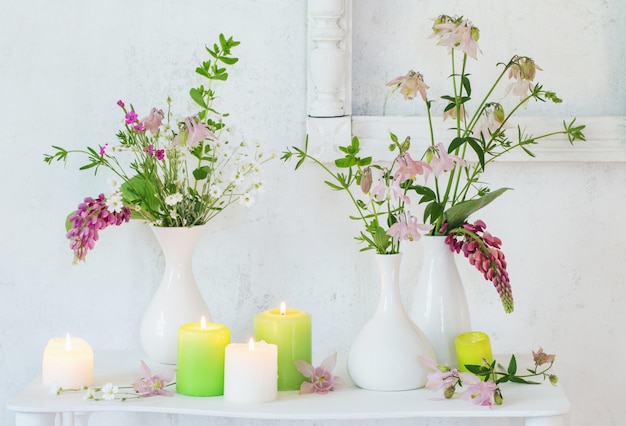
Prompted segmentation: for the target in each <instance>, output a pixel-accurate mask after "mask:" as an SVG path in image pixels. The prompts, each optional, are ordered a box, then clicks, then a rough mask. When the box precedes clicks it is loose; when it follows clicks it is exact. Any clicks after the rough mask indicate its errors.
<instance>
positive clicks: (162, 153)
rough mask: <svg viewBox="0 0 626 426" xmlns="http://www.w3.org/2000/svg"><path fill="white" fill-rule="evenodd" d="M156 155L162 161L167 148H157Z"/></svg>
mask: <svg viewBox="0 0 626 426" xmlns="http://www.w3.org/2000/svg"><path fill="white" fill-rule="evenodd" d="M154 156H155V157H156V159H157V160H159V161H161V160H162V159H164V158H165V150H164V149H157V150H156V152H155V153H154Z"/></svg>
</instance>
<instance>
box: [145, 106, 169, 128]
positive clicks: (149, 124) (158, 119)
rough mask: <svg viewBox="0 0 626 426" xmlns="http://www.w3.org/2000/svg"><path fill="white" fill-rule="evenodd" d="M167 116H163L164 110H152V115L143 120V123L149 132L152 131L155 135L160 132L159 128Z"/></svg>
mask: <svg viewBox="0 0 626 426" xmlns="http://www.w3.org/2000/svg"><path fill="white" fill-rule="evenodd" d="M164 117H165V115H164V114H163V110H160V109H156V108H152V109H151V110H150V114H148V116H147V117H145V118H142V119H141V122H143V123H144V124H145V126H146V129H147V130H150V133H152V134H155V133H156V132H158V131H159V127H160V126H161V123H162V122H163V118H164Z"/></svg>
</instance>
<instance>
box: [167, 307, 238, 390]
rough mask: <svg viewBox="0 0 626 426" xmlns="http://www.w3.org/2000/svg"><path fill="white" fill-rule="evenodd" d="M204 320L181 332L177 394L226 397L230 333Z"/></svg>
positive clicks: (179, 333)
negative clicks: (225, 361) (225, 353)
mask: <svg viewBox="0 0 626 426" xmlns="http://www.w3.org/2000/svg"><path fill="white" fill-rule="evenodd" d="M202 320H203V321H201V322H199V323H198V322H196V323H191V324H185V325H181V326H180V328H179V329H178V364H177V366H176V391H177V392H178V393H180V394H183V395H191V396H216V395H223V394H224V351H225V349H226V345H228V343H230V330H229V329H228V327H226V326H225V325H222V324H217V323H213V322H209V323H205V322H204V317H203V318H202Z"/></svg>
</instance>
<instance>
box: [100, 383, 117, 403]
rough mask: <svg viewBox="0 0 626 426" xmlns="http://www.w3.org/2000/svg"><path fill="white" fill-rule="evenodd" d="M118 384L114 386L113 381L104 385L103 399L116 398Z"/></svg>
mask: <svg viewBox="0 0 626 426" xmlns="http://www.w3.org/2000/svg"><path fill="white" fill-rule="evenodd" d="M119 390H120V389H119V388H118V387H117V386H113V383H107V384H106V385H104V386H102V399H104V400H105V401H111V400H114V399H115V394H116V393H118V392H119Z"/></svg>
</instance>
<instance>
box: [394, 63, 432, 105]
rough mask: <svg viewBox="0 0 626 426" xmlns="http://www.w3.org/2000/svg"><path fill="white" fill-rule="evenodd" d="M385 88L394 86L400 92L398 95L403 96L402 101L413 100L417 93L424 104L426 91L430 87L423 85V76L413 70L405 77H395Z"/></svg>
mask: <svg viewBox="0 0 626 426" xmlns="http://www.w3.org/2000/svg"><path fill="white" fill-rule="evenodd" d="M386 86H395V87H396V89H399V90H400V93H402V95H403V96H404V99H409V100H410V99H414V98H415V96H416V95H417V94H418V93H419V94H420V95H421V96H422V99H423V100H424V102H426V99H427V96H426V89H429V88H430V87H429V86H428V85H427V84H426V83H424V76H423V75H422V73H420V72H415V71H413V70H411V71H409V72H408V73H407V74H406V75H402V76H400V77H396V78H394V79H393V80H391V81H390V82H389V83H387V84H386Z"/></svg>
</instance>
